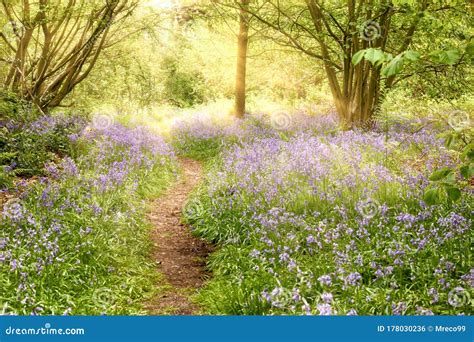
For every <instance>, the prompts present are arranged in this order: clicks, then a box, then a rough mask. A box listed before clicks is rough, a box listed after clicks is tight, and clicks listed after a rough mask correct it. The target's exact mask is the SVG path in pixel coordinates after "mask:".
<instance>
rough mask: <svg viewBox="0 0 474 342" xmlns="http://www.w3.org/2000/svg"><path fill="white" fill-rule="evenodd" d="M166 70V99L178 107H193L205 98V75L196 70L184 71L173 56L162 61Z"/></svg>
mask: <svg viewBox="0 0 474 342" xmlns="http://www.w3.org/2000/svg"><path fill="white" fill-rule="evenodd" d="M162 67H163V69H164V72H165V80H164V94H163V95H164V100H165V101H167V102H169V103H171V104H173V105H175V106H177V107H192V106H194V105H197V104H201V103H203V101H204V98H205V86H204V78H203V76H202V75H201V74H200V73H199V72H196V71H183V70H181V69H180V67H179V63H178V61H177V60H175V59H174V58H172V57H166V58H165V59H164V60H163V62H162Z"/></svg>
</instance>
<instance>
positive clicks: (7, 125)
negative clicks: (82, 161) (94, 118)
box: [0, 98, 85, 177]
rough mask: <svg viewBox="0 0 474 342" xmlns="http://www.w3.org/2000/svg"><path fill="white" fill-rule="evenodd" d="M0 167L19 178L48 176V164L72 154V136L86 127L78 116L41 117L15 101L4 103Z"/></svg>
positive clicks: (0, 137)
mask: <svg viewBox="0 0 474 342" xmlns="http://www.w3.org/2000/svg"><path fill="white" fill-rule="evenodd" d="M0 105H1V108H2V110H3V117H4V119H3V121H2V122H0V165H3V166H8V167H10V168H11V169H12V171H13V172H14V174H15V175H17V176H24V177H31V176H35V175H44V173H45V165H46V164H48V163H50V162H52V161H57V160H59V159H60V158H61V157H64V156H66V155H69V154H70V153H71V140H70V136H71V135H74V134H77V133H78V132H79V131H80V130H82V128H83V127H84V126H85V120H84V119H82V118H81V117H78V116H72V115H66V114H62V113H61V114H55V115H48V116H46V115H39V114H38V113H37V112H36V111H35V110H33V109H32V107H31V106H30V105H25V103H23V102H21V101H15V100H14V99H12V98H3V100H2V101H1V103H0Z"/></svg>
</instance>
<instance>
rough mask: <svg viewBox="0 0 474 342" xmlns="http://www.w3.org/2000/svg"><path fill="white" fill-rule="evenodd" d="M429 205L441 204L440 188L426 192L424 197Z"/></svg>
mask: <svg viewBox="0 0 474 342" xmlns="http://www.w3.org/2000/svg"><path fill="white" fill-rule="evenodd" d="M423 199H424V200H425V202H426V203H427V204H431V205H433V204H436V203H438V202H439V188H436V187H435V188H430V189H428V190H426V191H425V195H424V197H423Z"/></svg>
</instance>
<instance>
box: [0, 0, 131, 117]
mask: <svg viewBox="0 0 474 342" xmlns="http://www.w3.org/2000/svg"><path fill="white" fill-rule="evenodd" d="M136 5H137V2H136V1H135V0H106V1H97V0H92V1H76V0H68V1H61V0H39V1H35V2H32V1H28V0H25V1H22V2H18V1H9V0H3V1H1V7H2V13H3V14H2V16H1V17H0V25H2V26H3V28H2V31H1V32H0V42H1V45H0V53H1V55H0V57H1V62H2V64H3V65H2V66H1V67H0V71H1V72H2V74H1V79H2V82H3V88H4V89H5V90H8V91H12V92H14V93H16V94H18V95H19V96H20V97H21V98H23V99H25V100H28V101H31V102H32V103H34V104H35V105H36V106H37V107H38V108H39V109H41V110H42V111H45V110H47V109H48V108H51V107H55V106H58V105H60V103H61V101H63V99H64V98H65V97H66V96H67V95H68V94H69V93H70V92H71V91H72V90H73V89H74V87H75V86H76V85H78V84H79V83H80V82H81V81H83V80H84V79H85V78H86V77H87V76H88V75H89V73H90V72H91V70H92V69H93V67H94V65H95V64H96V62H97V59H98V58H99V56H100V54H101V52H102V51H103V50H104V49H106V48H107V47H108V46H109V45H111V44H113V42H112V41H111V39H113V37H114V36H116V37H119V36H120V35H119V31H120V25H118V23H119V22H121V21H123V19H124V18H126V17H127V16H128V15H129V14H130V13H131V12H132V11H133V9H134V8H135V7H136Z"/></svg>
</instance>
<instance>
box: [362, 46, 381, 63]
mask: <svg viewBox="0 0 474 342" xmlns="http://www.w3.org/2000/svg"><path fill="white" fill-rule="evenodd" d="M384 56H385V55H384V53H383V51H382V50H380V49H374V48H370V49H367V50H366V52H365V55H364V58H365V59H366V60H368V61H369V62H370V63H372V64H375V63H377V62H383V60H384Z"/></svg>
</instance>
